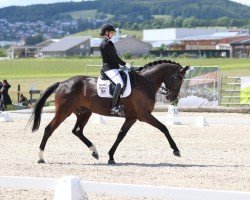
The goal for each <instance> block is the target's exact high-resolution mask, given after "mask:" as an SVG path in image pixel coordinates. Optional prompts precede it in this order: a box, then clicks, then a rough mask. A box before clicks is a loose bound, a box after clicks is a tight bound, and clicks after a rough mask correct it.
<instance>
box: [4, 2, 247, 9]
mask: <svg viewBox="0 0 250 200" xmlns="http://www.w3.org/2000/svg"><path fill="white" fill-rule="evenodd" d="M69 1H70V0H21V1H20V0H0V8H3V7H7V6H11V5H20V6H24V5H31V4H41V3H43V4H46V3H55V2H69ZM71 1H81V0H71ZM214 1H216V0H214ZM231 1H235V2H238V3H242V4H245V5H248V6H250V0H231Z"/></svg>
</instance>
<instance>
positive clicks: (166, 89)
mask: <svg viewBox="0 0 250 200" xmlns="http://www.w3.org/2000/svg"><path fill="white" fill-rule="evenodd" d="M180 69H181V67H180V68H179V69H178V71H177V72H176V73H175V74H173V75H172V76H170V78H169V79H170V81H168V84H166V83H165V85H167V86H161V87H160V88H159V90H158V93H160V94H163V95H165V96H166V97H168V96H169V95H171V94H176V96H177V93H178V92H179V89H178V90H175V89H174V85H175V81H176V79H177V77H178V76H181V80H182V81H183V79H184V77H183V75H182V74H181V73H180ZM169 83H170V84H169Z"/></svg>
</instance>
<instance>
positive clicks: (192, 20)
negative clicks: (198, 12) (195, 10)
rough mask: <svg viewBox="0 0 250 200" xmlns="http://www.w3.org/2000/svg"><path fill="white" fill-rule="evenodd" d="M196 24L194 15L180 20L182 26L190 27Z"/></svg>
mask: <svg viewBox="0 0 250 200" xmlns="http://www.w3.org/2000/svg"><path fill="white" fill-rule="evenodd" d="M197 25H198V20H197V19H196V18H195V17H189V18H187V19H184V20H183V22H182V27H186V28H192V27H196V26H197Z"/></svg>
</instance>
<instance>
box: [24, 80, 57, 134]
mask: <svg viewBox="0 0 250 200" xmlns="http://www.w3.org/2000/svg"><path fill="white" fill-rule="evenodd" d="M59 84H60V82H57V83H55V84H53V85H51V86H50V87H48V88H47V89H46V90H45V91H44V93H43V95H42V96H41V97H40V98H39V99H38V101H37V102H36V104H35V106H34V109H33V112H32V115H31V117H30V120H29V124H31V123H32V122H33V125H32V129H31V130H32V132H35V131H37V130H38V129H39V126H40V122H41V113H42V108H43V107H44V104H45V102H46V100H47V99H48V97H49V96H50V95H51V94H52V93H53V92H54V91H55V90H56V89H57V88H58V86H59Z"/></svg>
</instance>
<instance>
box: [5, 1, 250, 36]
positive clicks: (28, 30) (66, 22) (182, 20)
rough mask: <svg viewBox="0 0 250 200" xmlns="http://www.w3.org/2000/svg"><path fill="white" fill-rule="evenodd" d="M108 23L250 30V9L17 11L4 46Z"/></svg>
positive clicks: (101, 6)
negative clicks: (31, 38)
mask: <svg viewBox="0 0 250 200" xmlns="http://www.w3.org/2000/svg"><path fill="white" fill-rule="evenodd" d="M107 22H109V23H112V24H113V25H114V26H115V27H119V28H121V29H126V30H143V29H151V28H168V27H185V28H192V27H211V26H217V27H222V26H223V27H243V28H250V7H249V6H244V5H241V4H238V3H235V2H231V1H229V0H216V1H211V0H127V1H124V0H116V1H114V0H96V1H82V2H67V3H54V4H37V5H31V6H23V7H21V6H11V7H6V8H2V9H0V27H1V30H0V41H18V40H20V39H22V38H26V37H27V36H31V35H33V36H34V35H43V36H44V37H45V38H52V37H53V38H61V37H63V36H65V35H69V34H75V33H78V32H82V31H85V30H88V29H99V28H100V26H101V25H102V24H104V23H107ZM13 27H14V28H13Z"/></svg>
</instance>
